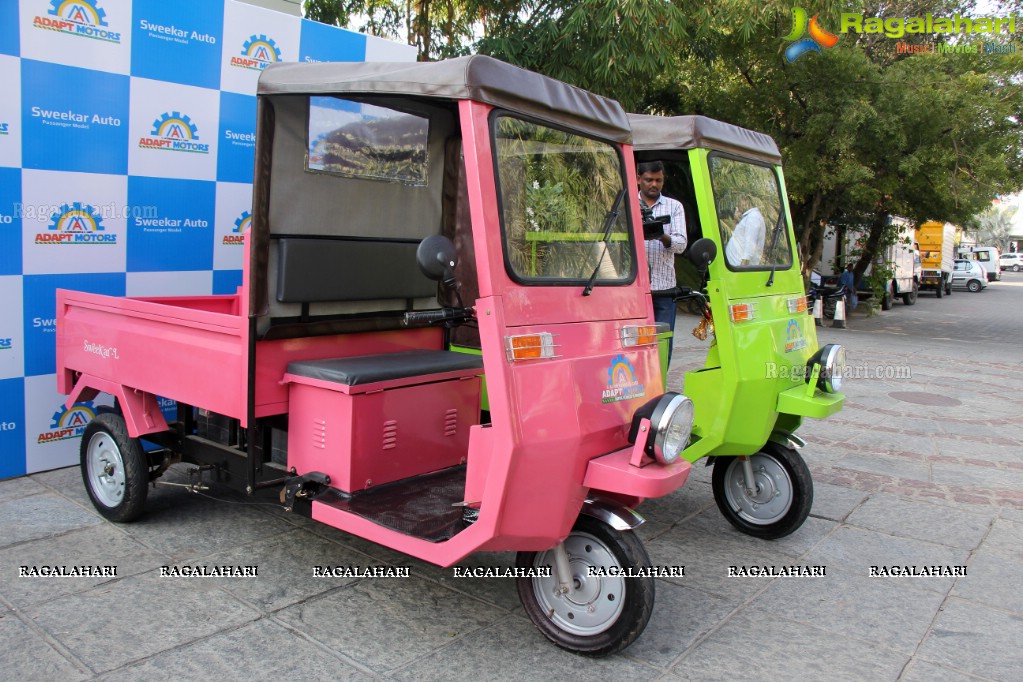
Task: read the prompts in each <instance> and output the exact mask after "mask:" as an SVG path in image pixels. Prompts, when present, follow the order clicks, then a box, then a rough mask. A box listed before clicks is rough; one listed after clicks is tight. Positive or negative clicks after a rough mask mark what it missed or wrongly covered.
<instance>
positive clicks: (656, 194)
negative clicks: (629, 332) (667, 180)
mask: <svg viewBox="0 0 1023 682" xmlns="http://www.w3.org/2000/svg"><path fill="white" fill-rule="evenodd" d="M636 174H637V180H638V183H639V202H640V205H641V206H643V207H644V208H649V209H652V210H653V215H654V217H658V216H668V217H669V218H671V220H670V221H669V222H667V223H666V224H664V225H663V226H662V228H663V234H661V235H659V236H657V237H655V238H653V239H647V240H646V259H647V263H648V264H649V266H650V293H651V294H652V296H653V302H654V320H655V321H656V322H663V323H664V324H667V325H668V328H669V329H671V330H672V331H675V299H674V297H673V295H672V293H671V291H670V290H672V289H674V288H675V256H676V255H678V254H680V253H682V252H683V251H685V250H686V214H685V210H684V209H683V208H682V204H680V203H679V202H678V201H676V200H674V199H672V198H670V197H666V196H664V195H663V194H661V189H662V188H663V187H664V164H663V163H662V162H660V161H648V162H645V163H640V164H638V165H637V166H636ZM668 362H671V346H670V345H669V346H668Z"/></svg>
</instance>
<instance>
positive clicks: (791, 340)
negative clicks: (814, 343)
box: [785, 320, 806, 353]
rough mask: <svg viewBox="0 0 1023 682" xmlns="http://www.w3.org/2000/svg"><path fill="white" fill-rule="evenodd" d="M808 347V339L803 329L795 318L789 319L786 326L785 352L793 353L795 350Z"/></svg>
mask: <svg viewBox="0 0 1023 682" xmlns="http://www.w3.org/2000/svg"><path fill="white" fill-rule="evenodd" d="M803 348H806V339H805V338H804V337H803V330H802V329H801V328H800V327H799V323H798V322H797V321H795V320H789V324H788V326H787V327H786V328H785V352H786V353H791V352H792V351H794V350H801V349H803Z"/></svg>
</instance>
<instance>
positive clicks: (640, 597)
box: [515, 516, 654, 657]
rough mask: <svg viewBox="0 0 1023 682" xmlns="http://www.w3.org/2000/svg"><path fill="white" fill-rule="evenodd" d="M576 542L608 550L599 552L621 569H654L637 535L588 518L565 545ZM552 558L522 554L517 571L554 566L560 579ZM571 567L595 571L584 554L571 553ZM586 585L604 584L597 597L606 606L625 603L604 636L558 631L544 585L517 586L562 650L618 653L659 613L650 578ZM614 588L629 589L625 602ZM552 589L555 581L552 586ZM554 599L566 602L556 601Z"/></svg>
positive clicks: (519, 582) (528, 581)
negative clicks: (542, 589) (593, 542)
mask: <svg viewBox="0 0 1023 682" xmlns="http://www.w3.org/2000/svg"><path fill="white" fill-rule="evenodd" d="M573 536H574V537H575V539H576V540H578V541H580V542H582V543H586V542H587V541H591V540H596V542H597V543H599V544H600V545H603V547H597V548H596V549H597V550H604V551H606V552H608V553H610V554H611V555H612V556H613V557H614V560H615V561H616V562H617V565H618V566H619V567H620V568H632V569H636V568H649V567H650V557H649V556H647V553H646V550H645V549H644V548H643V543H642V542H641V541H640V539H639V538H638V537H637V536H636V534H635V533H632V532H624V533H622V532H619V531H617V530H614V529H613V528H611V526H609V525H607V524H606V523H604V522H602V521H598V520H597V519H594V518H591V517H589V516H580V517H579V519H578V520H577V521H576V522H575V526H574V527H573V528H572V533H571V534H569V537H568V538H567V539H566V543H569V544H573V543H572V542H571V541H572V539H573ZM586 546H587V550H586V551H589V549H588V547H589V545H586ZM549 557H550V555H549V554H548V553H547V552H519V553H518V555H517V556H516V559H515V565H516V566H517V567H518V568H533V567H537V566H546V565H548V564H550V565H551V569H552V575H555V576H556V575H557V572H556V570H555V569H554V566H553V559H551V558H549ZM569 561H570V562H571V563H572V565H573V568H580V569H584V567H585V566H589V565H592V564H590V563H588V562H587V560H586V556H585V554H578V555H577V554H573V553H572V551H571V550H570V551H569ZM584 570H585V569H584ZM573 573H575V571H574V570H573ZM555 579H556V578H555ZM586 580H597V581H599V586H600V589H599V590H598V591H597V595H598V596H597V597H596V598H597V599H599V600H600V601H601V602H603V600H605V599H606V600H607V601H609V602H613V601H614V600H615V599H620V600H624V606H623V607H622V609H621V612H620V613H619V614H617V616H616V620H614V621H613V624H612V625H611V626H610V627H608V628H607V629H605V630H604V631H603V632H599V633H596V634H592V635H581V634H577V633H573V632H569V631H567V630H565V629H563V628H562V627H561V626H559V625H558V623H557V622H556V620H555V617H560V614H557V613H555V612H554V609H550V611H548V610H545V609H544V607H543V606H542V605H541V604H540V601H539V599H540V597H539V596H538V594H537V593H538V590H539V589H540V584H541V581H542V579H536V578H516V586H517V587H518V591H519V600H520V601H521V602H522V607H523V609H525V611H526V615H528V616H529V619H530V620H531V621H533V624H534V625H536V627H537V628H538V629H539V630H540V632H542V633H543V635H544V637H546V638H547V639H549V640H550V641H552V642H554V643H555V644H556V645H558V646H559V647H561V648H562V649H566V650H568V651H571V652H572V653H576V654H581V655H583V656H592V657H598V656H607V655H609V654H613V653H617V652H619V651H621V650H623V649H625V648H626V647H627V646H629V645H630V644H632V643H633V642H634V641H636V638H638V637H639V636H640V634H642V632H643V630H644V629H645V628H646V626H647V623H648V622H649V621H650V614H651V613H653V610H654V579H653V577H651V576H649V575H646V576H642V577H629V578H621V579H620V580H619V579H611V578H602V577H594V576H589V577H587V578H586ZM612 582H614V583H619V582H620V584H623V585H624V590H625V595H624V597H623V596H622V595H616V594H614V593H613V592H610V591H608V590H609V589H610V588H611V583H612ZM549 584H550V581H548V585H549ZM615 589H617V588H615ZM605 593H606V594H605ZM554 599H558V600H560V599H562V598H561V597H554Z"/></svg>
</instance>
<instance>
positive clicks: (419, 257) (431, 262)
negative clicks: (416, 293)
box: [416, 234, 458, 285]
mask: <svg viewBox="0 0 1023 682" xmlns="http://www.w3.org/2000/svg"><path fill="white" fill-rule="evenodd" d="M457 262H458V259H457V258H456V257H455V245H454V243H453V242H452V241H451V240H450V239H448V238H447V237H445V236H444V235H441V234H435V235H432V236H429V237H427V238H426V239H424V240H423V241H421V242H419V248H417V249H416V263H417V264H418V265H419V269H420V270H421V271H422V273H423V274H424V275H426V276H427V277H429V278H430V279H432V280H436V281H443V282H444V283H445V284H449V285H450V284H453V283H454V280H455V264H456V263H457Z"/></svg>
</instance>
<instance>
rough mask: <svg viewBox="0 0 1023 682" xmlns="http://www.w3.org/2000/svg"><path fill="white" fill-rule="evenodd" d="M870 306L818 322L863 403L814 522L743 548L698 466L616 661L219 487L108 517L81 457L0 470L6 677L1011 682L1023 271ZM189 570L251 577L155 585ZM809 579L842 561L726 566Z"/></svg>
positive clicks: (823, 454)
mask: <svg viewBox="0 0 1023 682" xmlns="http://www.w3.org/2000/svg"><path fill="white" fill-rule="evenodd" d="M865 307H866V306H861V307H860V309H858V310H856V311H853V312H852V313H851V314H850V315H849V321H848V328H847V329H844V330H838V329H830V328H822V329H819V337H820V340H821V342H822V343H824V342H840V343H842V344H844V345H845V346H846V347H847V348H848V353H849V365H850V377H849V380H848V383H847V384H846V394H847V402H846V405H845V408H844V409H843V410H842V411H841V412H840V413H839V414H837V415H835V416H834V417H832V418H830V419H828V420H826V421H822V422H814V421H808V422H807V423H806V424H805V425H804V428H803V429H802V430H801V432H800V433H801V435H802V436H803V437H804V438H805V440H806V441H807V447H806V448H805V449H804V450H803V455H804V457H805V458H806V460H807V462H808V464H809V466H810V468H811V471H812V472H813V475H814V480H815V500H814V505H813V509H812V511H811V518H810V519H809V520H808V521H807V522H806V524H805V525H804V526H803V527H802V528H801V529H800V530H799V531H797V532H796V533H795V534H794V535H792V536H790V537H788V538H785V539H782V540H779V541H774V542H767V541H760V540H755V539H753V538H750V537H747V536H744V535H741V534H739V533H738V532H736V531H734V530H733V529H732V528H731V526H729V525H728V523H727V522H726V521H725V520H724V519H723V518H722V517H721V515H720V513H719V512H718V510H717V508H716V506H715V503H714V500H713V497H712V494H711V489H710V483H709V482H710V470H709V469H707V468H704V467H702V466H698V467H695V468H694V474H693V475H692V476H691V477H690V480H689V482H688V483H687V484H686V486H685V487H684V488H683V489H682V490H680V491H678V492H676V493H675V494H673V495H671V496H669V497H667V498H663V499H659V500H651V501H648V502H647V503H645V504H644V505H643V506H642V507H641V508H640V511H641V512H642V513H643V514H644V515H645V516H646V518H647V523H646V524H644V525H643V526H641V527H640V528H639V530H638V532H639V534H640V535H641V536H642V538H643V540H644V542H645V544H646V548H647V550H648V552H649V554H650V557H651V560H652V563H653V564H654V565H683V566H685V571H684V573H685V574H684V576H677V577H671V578H662V579H658V581H657V603H656V606H655V608H654V613H653V617H652V620H651V622H650V625H649V626H648V628H647V630H646V631H645V633H644V634H643V635H642V636H641V637H640V639H639V640H638V641H637V642H636V643H635V644H634V645H632V646H631V647H630V648H629V649H627V650H626V652H625V653H624V654H622V655H618V656H614V657H611V658H607V659H601V660H591V659H586V658H582V657H579V656H575V655H572V654H569V653H565V652H563V651H560V650H558V649H557V648H555V647H554V646H553V645H551V644H549V643H548V642H547V641H546V640H545V639H544V638H543V637H542V636H541V635H540V633H539V632H538V631H537V630H536V629H535V628H534V627H533V626H532V625H531V624H530V622H529V620H528V619H527V618H526V616H525V615H524V614H523V612H522V609H521V607H520V606H519V603H518V597H517V594H516V590H515V584H514V581H513V580H511V579H504V578H476V577H455V571H454V570H453V569H451V568H447V569H442V568H438V567H435V566H431V565H427V564H424V563H422V562H419V561H415V560H412V559H409V558H408V557H404V556H402V555H399V554H396V553H395V552H393V551H391V550H388V549H384V548H382V547H380V546H377V545H374V544H372V543H368V542H366V541H363V540H361V539H358V538H355V537H353V536H351V535H347V534H345V533H342V532H340V531H336V530H334V529H332V528H329V527H327V526H323V525H320V524H316V523H314V522H311V521H308V520H306V519H303V518H300V517H297V516H294V515H289V514H286V513H284V512H283V511H281V510H280V509H279V508H277V507H275V506H268V505H254V504H247V501H246V500H244V499H240V498H236V497H231V496H229V495H227V494H226V493H225V492H224V491H221V490H216V489H214V490H211V491H209V495H208V496H200V495H197V494H193V493H191V492H189V491H187V490H185V489H183V488H180V487H173V486H160V487H158V488H156V489H155V490H153V491H151V494H150V498H149V505H148V507H147V509H148V513H147V514H146V515H145V516H144V517H143V518H142V519H141V520H140V521H138V522H136V523H133V524H129V525H123V526H118V525H114V524H111V523H108V522H106V521H105V520H103V519H102V518H101V517H99V516H98V515H97V514H96V513H95V512H94V511H93V508H92V506H91V505H90V504H89V501H88V499H87V497H86V494H85V491H84V489H83V487H82V483H81V478H80V475H79V472H78V470H77V468H71V469H63V470H59V471H53V472H47V473H43V474H37V475H33V476H30V477H27V478H19V479H14V480H8V481H4V482H0V524H2V527H3V528H4V532H3V533H2V534H0V650H2V651H3V654H2V662H3V667H4V677H5V678H7V679H24V680H43V679H47V680H49V679H64V680H78V679H90V678H101V679H105V680H106V679H109V680H120V679H123V680H137V679H153V678H172V677H173V678H179V679H200V678H201V679H207V678H209V679H212V678H221V679H262V678H269V677H271V676H272V677H285V676H290V677H295V678H297V679H328V678H329V679H375V678H395V679H416V680H427V679H438V680H441V679H443V680H463V679H464V680H468V679H495V680H503V679H507V680H518V679H543V678H549V679H580V680H582V679H587V680H592V679H611V678H616V679H635V680H648V679H649V680H717V679H724V678H751V679H759V680H787V679H793V678H806V679H849V680H937V679H940V680H971V679H993V680H1014V679H1017V680H1018V679H1019V678H1020V672H1019V662H1020V657H1019V652H1018V648H1019V643H1020V642H1021V641H1023V593H1021V592H1020V590H1019V585H1020V584H1023V549H1021V547H1023V448H1021V442H1023V397H1021V393H1020V386H1021V385H1023V357H1021V355H1020V352H1019V348H1020V345H1019V344H1020V339H1021V338H1023V315H1020V314H1019V313H1018V312H1017V311H1019V310H1020V309H1021V308H1023V273H1012V272H1006V273H1004V278H1003V280H1002V281H1001V282H997V283H993V284H992V285H991V286H989V287H988V288H987V289H986V290H984V291H983V292H980V293H976V294H973V293H968V292H965V291H956V292H955V293H954V294H953V295H952V296H950V297H946V298H943V299H941V300H937V299H936V298H935V297H934V296H933V294H921V296H920V298H919V300H918V302H917V303H916V305H914V306H905V305H903V304H902V303H901V302H898V303H896V304H895V307H894V309H893V310H891V311H888V312H884V313H880V314H879V315H877V316H874V317H868V316H867V315H866V311H865ZM692 320H693V318H686V317H680V319H679V329H678V339H677V340H678V343H677V345H676V351H675V356H674V358H673V368H672V373H671V375H670V378H669V386H670V387H673V388H674V387H677V386H678V383H679V382H680V381H681V371H682V370H684V369H689V368H694V367H697V366H699V365H700V364H701V361H702V356H703V354H704V353H705V352H706V343H701V342H699V341H696V340H695V339H693V338H692V337H689V336H688V332H687V326H686V325H687V324H689V322H690V321H692ZM170 480H171V482H174V481H180V480H182V476H181V473H180V472H172V475H171V477H170ZM513 560H514V557H512V556H511V555H508V554H483V555H477V556H474V557H472V558H471V559H470V560H469V561H468V562H466V564H464V565H468V566H508V565H511V563H512V561H513ZM64 564H77V565H83V564H92V565H98V566H115V567H116V569H117V570H116V576H105V577H88V578H87V577H62V578H52V577H50V578H45V577H21V576H20V575H19V569H20V567H21V566H29V567H31V566H46V565H64ZM188 565H235V566H255V567H257V568H258V576H256V577H238V578H194V577H193V578H186V577H161V575H160V574H161V567H165V566H178V567H180V566H188ZM335 565H351V566H388V565H391V566H402V567H404V566H408V567H410V576H409V577H407V578H348V577H317V576H316V575H314V573H315V569H316V567H320V566H335ZM793 565H795V566H823V567H825V568H826V571H825V574H824V575H819V576H816V577H749V576H746V577H731V576H730V575H729V573H730V571H729V569H730V567H755V566H756V567H762V566H766V567H783V566H793ZM874 567H879V568H888V569H889V570H887V571H880V573H883V574H884V573H886V574H885V575H880V576H872V575H871V573H872V572H874V573H878V572H879V571H878V570H877V569H875V568H874ZM892 567H899V568H898V570H897V571H894V572H905V571H903V570H902V568H903V567H931V568H936V569H938V570H932V571H927V572H931V573H936V575H930V576H926V577H924V576H918V577H905V576H896V575H893V571H892V570H891V569H892ZM946 569H947V570H946ZM959 569H961V570H959ZM733 572H734V571H733ZM957 573H958V575H956V574H957ZM963 574H965V575H963Z"/></svg>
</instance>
